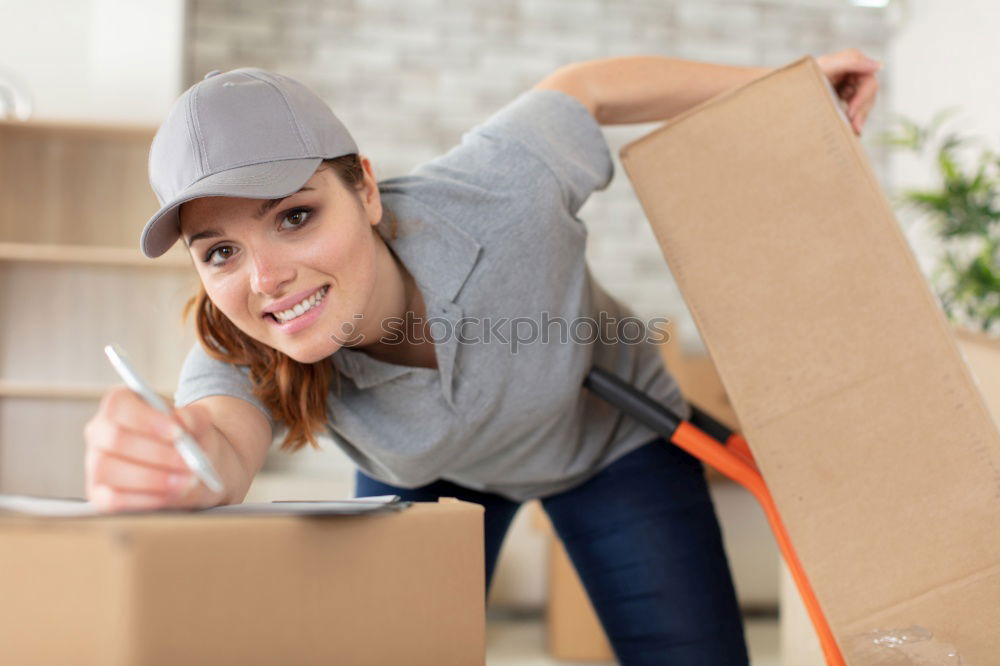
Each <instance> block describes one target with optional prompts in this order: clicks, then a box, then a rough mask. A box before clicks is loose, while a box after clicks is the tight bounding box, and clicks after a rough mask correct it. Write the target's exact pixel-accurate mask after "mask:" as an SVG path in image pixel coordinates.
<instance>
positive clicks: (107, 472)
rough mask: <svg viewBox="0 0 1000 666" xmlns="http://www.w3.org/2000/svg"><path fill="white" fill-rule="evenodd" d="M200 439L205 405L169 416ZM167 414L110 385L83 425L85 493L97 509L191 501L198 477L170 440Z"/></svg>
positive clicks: (206, 423)
mask: <svg viewBox="0 0 1000 666" xmlns="http://www.w3.org/2000/svg"><path fill="white" fill-rule="evenodd" d="M173 418H176V419H178V420H180V421H181V422H182V423H183V424H184V426H185V428H186V429H187V430H189V432H191V434H192V435H194V436H195V438H196V439H200V438H199V435H200V434H203V433H207V432H209V431H210V429H211V428H213V426H212V424H211V418H210V415H209V413H208V411H207V410H206V409H204V408H201V407H195V406H191V407H189V408H185V409H180V410H177V411H176V412H175V414H174V416H173ZM177 428H178V425H177V423H176V422H174V421H173V420H172V418H171V416H168V415H164V414H161V413H159V412H158V411H157V410H156V409H154V408H153V407H151V406H150V405H148V404H146V402H145V401H144V400H142V399H141V398H140V397H139V396H137V395H136V394H134V393H132V391H130V390H128V389H126V388H116V389H112V390H111V391H109V392H108V393H106V394H105V396H104V398H103V399H102V400H101V405H100V407H99V408H98V412H97V414H96V415H95V416H94V417H93V418H92V419H91V420H90V421H89V422H88V423H87V424H86V426H85V427H84V438H85V440H86V444H87V448H86V455H85V458H84V460H85V472H86V489H87V497H88V499H89V500H90V501H91V503H93V504H94V505H95V506H96V507H97V508H98V510H100V511H128V510H148V509H157V508H166V507H182V506H188V505H190V506H196V505H197V504H198V503H199V501H200V499H201V498H200V497H198V495H199V493H198V492H195V490H196V489H197V488H198V486H199V483H198V481H197V479H196V477H195V476H194V474H193V473H192V472H191V471H190V470H189V469H188V467H187V465H186V464H185V462H184V459H183V458H182V457H181V455H180V454H179V453H178V452H177V450H176V448H175V447H174V445H173V436H174V432H175V429H177Z"/></svg>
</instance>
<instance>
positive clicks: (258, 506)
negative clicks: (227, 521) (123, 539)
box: [0, 495, 411, 518]
mask: <svg viewBox="0 0 1000 666" xmlns="http://www.w3.org/2000/svg"><path fill="white" fill-rule="evenodd" d="M410 504H411V503H410V502H404V501H401V499H400V497H399V495H379V496H375V497H353V498H349V499H336V500H325V501H313V500H306V501H295V500H291V501H277V502H250V503H247V504H226V505H223V506H215V507H212V508H209V509H198V510H194V511H183V512H184V513H210V514H215V513H226V514H236V515H254V514H270V515H303V516H351V515H358V514H365V513H379V512H385V511H399V510H401V509H405V508H406V507H408V506H410ZM170 511H172V512H173V511H174V510H170ZM2 512H8V513H17V514H22V515H30V516H47V517H52V518H77V517H87V516H98V515H106V514H100V513H99V512H98V511H97V509H96V507H94V505H93V504H90V503H89V502H87V501H86V500H83V499H79V498H58V497H35V496H31V495H0V513H2ZM130 513H145V514H149V513H162V511H135V512H130Z"/></svg>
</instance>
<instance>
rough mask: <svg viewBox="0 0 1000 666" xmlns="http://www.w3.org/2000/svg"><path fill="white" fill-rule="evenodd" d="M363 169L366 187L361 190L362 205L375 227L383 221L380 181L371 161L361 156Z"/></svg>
mask: <svg viewBox="0 0 1000 666" xmlns="http://www.w3.org/2000/svg"><path fill="white" fill-rule="evenodd" d="M360 157H361V168H362V169H364V172H365V177H364V186H363V187H362V189H361V204H362V205H363V206H364V208H365V213H366V215H367V216H368V221H369V223H370V224H371V225H372V226H373V227H374V226H375V225H376V224H378V223H379V221H380V220H381V219H382V197H381V194H380V193H379V191H378V181H377V180H375V173H374V172H373V171H372V163H371V161H370V160H369V159H368V158H367V157H365V156H364V155H361V156H360Z"/></svg>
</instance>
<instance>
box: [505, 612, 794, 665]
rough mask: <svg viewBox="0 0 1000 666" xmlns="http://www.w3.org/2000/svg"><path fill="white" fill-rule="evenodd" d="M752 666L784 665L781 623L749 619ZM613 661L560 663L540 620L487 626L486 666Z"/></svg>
mask: <svg viewBox="0 0 1000 666" xmlns="http://www.w3.org/2000/svg"><path fill="white" fill-rule="evenodd" d="M745 626H746V633H747V642H748V643H749V646H750V664H751V666H781V658H780V655H779V654H778V649H779V648H778V646H779V640H778V622H777V620H773V619H747V620H746V623H745ZM612 663H613V662H593V661H589V662H571V661H556V660H554V659H551V658H549V657H548V656H547V655H546V654H545V625H544V624H543V623H542V621H541V620H540V619H539V618H494V617H491V618H490V620H489V622H488V623H487V625H486V666H611V664H612Z"/></svg>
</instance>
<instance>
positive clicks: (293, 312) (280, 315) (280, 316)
mask: <svg viewBox="0 0 1000 666" xmlns="http://www.w3.org/2000/svg"><path fill="white" fill-rule="evenodd" d="M328 289H329V287H322V288H321V289H319V290H318V291H317V292H315V293H314V294H313V295H312V296H310V297H309V298H306V299H304V300H303V301H302V302H301V303H298V304H297V305H295V306H293V307H291V308H289V309H288V310H282V311H281V312H274V313H272V314H273V315H274V318H275V319H277V320H278V321H279V322H281V323H282V324H284V323H285V322H287V321H288V320H290V319H295V318H296V317H301V316H302V315H303V314H304V313H306V312H308V311H309V310H311V309H312V308H313V306H315V305H316V304H317V303H319V302H320V301H321V300H323V297H324V296H326V292H327V290H328Z"/></svg>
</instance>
